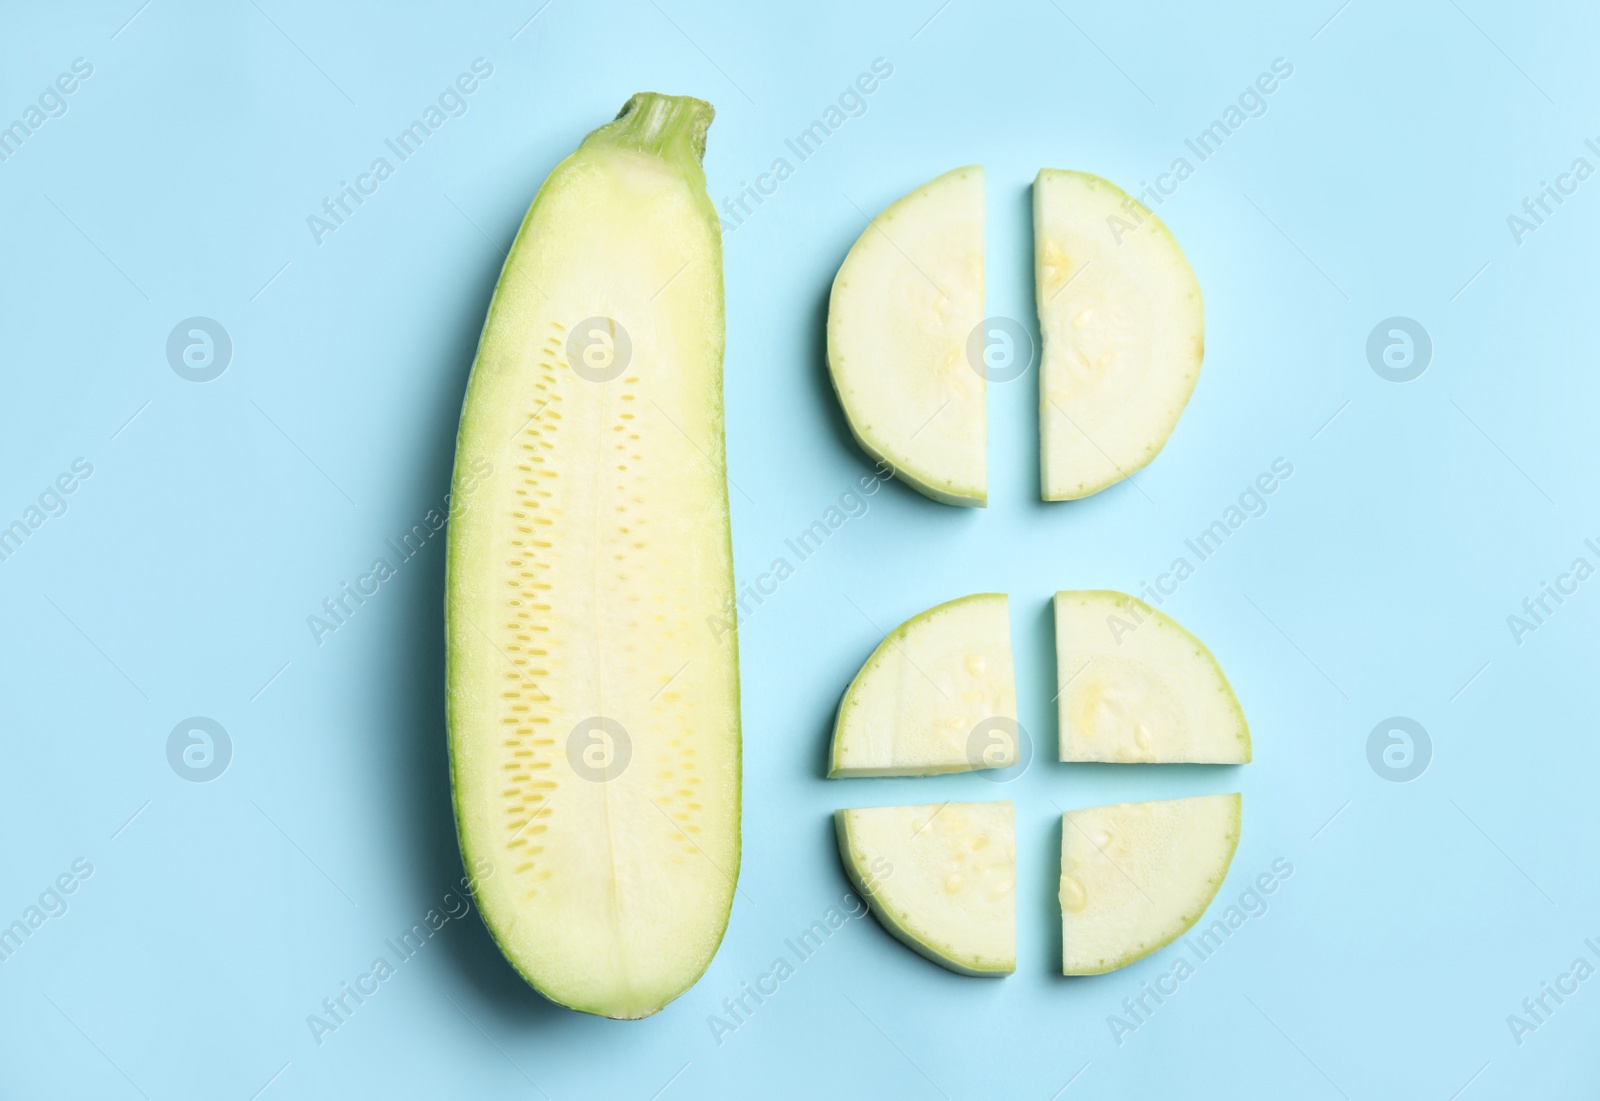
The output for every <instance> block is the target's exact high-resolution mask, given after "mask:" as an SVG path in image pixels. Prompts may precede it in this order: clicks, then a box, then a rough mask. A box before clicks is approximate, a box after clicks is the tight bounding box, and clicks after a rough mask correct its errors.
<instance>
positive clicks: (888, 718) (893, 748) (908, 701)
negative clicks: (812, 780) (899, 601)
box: [828, 593, 1018, 777]
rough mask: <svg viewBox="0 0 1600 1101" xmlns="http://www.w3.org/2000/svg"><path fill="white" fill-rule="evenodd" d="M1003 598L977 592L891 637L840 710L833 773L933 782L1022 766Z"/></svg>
mask: <svg viewBox="0 0 1600 1101" xmlns="http://www.w3.org/2000/svg"><path fill="white" fill-rule="evenodd" d="M1017 737H1018V727H1017V686H1016V681H1015V679H1014V678H1013V675H1012V666H1011V616H1010V613H1009V612H1008V610H1007V600H1006V595H1005V594H1004V593H974V594H973V595H972V596H964V597H961V598H960V599H959V600H952V601H950V602H949V603H946V604H940V605H938V606H937V607H934V608H929V609H928V610H927V611H925V612H922V613H920V614H919V615H915V616H912V617H911V618H910V619H908V620H906V621H905V622H904V623H902V624H900V626H898V627H896V628H895V629H894V630H893V631H891V632H890V633H889V636H888V637H887V638H885V639H884V640H883V642H882V643H880V644H879V646H878V648H877V649H876V650H874V651H873V652H872V656H871V657H869V658H868V659H867V661H866V664H864V665H863V666H862V667H861V670H860V672H858V673H856V677H855V680H853V681H851V682H850V688H849V690H848V691H846V692H845V694H844V700H843V702H841V703H840V704H839V715H838V718H837V719H836V720H835V722H834V726H833V754H832V760H831V762H830V766H829V769H828V775H829V776H831V777H846V776H934V775H938V774H941V773H947V772H967V771H970V770H972V769H981V768H1009V767H1010V766H1011V765H1014V764H1016V763H1017V756H1018V746H1017Z"/></svg>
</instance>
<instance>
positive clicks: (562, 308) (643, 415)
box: [446, 93, 739, 1018]
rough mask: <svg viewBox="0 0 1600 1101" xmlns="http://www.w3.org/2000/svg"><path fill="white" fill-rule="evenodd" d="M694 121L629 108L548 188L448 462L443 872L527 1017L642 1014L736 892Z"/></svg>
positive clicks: (660, 1001)
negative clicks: (463, 895) (447, 815)
mask: <svg viewBox="0 0 1600 1101" xmlns="http://www.w3.org/2000/svg"><path fill="white" fill-rule="evenodd" d="M711 116H712V110H711V107H710V106H709V105H708V104H705V103H702V102H700V101H699V100H695V99H689V98H687V97H680V96H661V95H655V94H651V93H645V94H642V95H638V96H635V97H634V98H633V99H631V100H629V101H628V104H627V105H626V106H625V107H624V108H623V110H622V113H621V114H620V115H618V116H617V119H616V121H614V122H612V123H609V124H607V125H606V126H602V127H601V128H600V129H598V130H596V131H595V132H594V133H592V134H590V135H589V137H588V138H586V139H585V140H584V142H583V144H582V145H581V146H579V148H578V150H577V152H576V153H574V154H573V155H572V156H570V157H568V158H567V159H566V160H565V161H563V162H562V163H561V164H560V165H558V166H557V167H556V169H555V171H554V172H552V173H551V174H550V177H549V178H548V179H547V180H546V181H545V183H544V186H543V187H541V188H540V190H539V194H538V196H537V197H536V198H535V199H534V201H533V205H532V207H531V208H530V209H529V211H528V215H527V218H526V219H525V220H524V222H523V224H522V230H521V232H520V233H519V234H518V235H517V239H516V242H515V243H514V244H513V245H512V248H511V253H510V256H509V257H508V258H507V260H506V263H505V268H504V270H503V271H502V272H501V275H500V282H499V283H498V285H497V286H496V287H495V293H494V299H493V301H492V302H491V303H490V306H489V316H488V320H487V322H486V323H485V325H484V329H483V336H482V339H481V341H480V343H479V347H478V358H477V361H476V362H475V363H474V365H473V369H472V379H471V382H470V383H469V385H468V388H467V398H466V405H465V408H464V409H463V410H462V414H461V428H460V434H459V437H458V440H457V445H456V475H455V498H454V502H455V506H456V507H455V512H456V515H455V517H454V519H453V522H452V523H451V525H450V536H449V540H450V547H449V567H448V580H447V598H446V599H447V610H446V632H447V636H448V662H449V698H448V702H449V723H450V757H451V775H452V778H453V784H454V791H455V805H456V819H457V824H458V827H459V832H460V838H461V848H462V854H463V856H464V857H465V858H466V864H467V866H468V867H469V868H472V869H474V875H475V877H476V879H477V882H476V891H477V896H478V901H479V907H480V909H481V911H482V913H483V916H484V919H485V921H486V922H487V924H488V926H489V930H490V931H491V932H492V933H493V935H494V937H495V940H496V941H497V942H498V943H499V945H500V948H501V950H502V951H503V952H504V953H505V955H506V957H507V958H508V959H509V960H510V961H511V963H512V964H513V965H514V966H515V967H516V968H517V970H518V971H520V972H521V973H522V974H523V976H525V977H526V978H527V980H528V981H529V982H530V983H532V984H533V985H534V986H535V987H537V988H538V989H539V990H540V991H541V992H542V993H543V994H544V995H545V996H546V997H549V998H551V999H552V1000H554V1001H556V1002H559V1003H561V1004H563V1005H567V1006H571V1007H573V1008H575V1009H582V1010H585V1011H587V1012H590V1013H597V1014H603V1015H605V1016H609V1017H623V1018H634V1017H644V1016H647V1015H649V1014H651V1013H654V1012H656V1011H657V1010H659V1009H660V1008H661V1007H662V1006H664V1005H665V1004H666V1003H667V1002H669V1001H671V1000H672V999H673V998H675V997H677V996H678V995H679V994H682V993H683V992H684V991H685V990H687V989H688V988H689V986H690V985H691V984H693V983H694V981H695V980H696V979H697V978H698V977H699V976H700V974H701V972H703V971H704V970H705V968H706V965H707V964H708V963H710V961H711V957H712V955H713V954H714V953H715V952H716V950H717V945H718V943H719V941H720V940H721V939H722V933H723V930H724V928H725V927H726V924H727V919H728V910H729V906H730V904H731V902H732V898H733V889H734V877H735V876H736V875H737V874H738V870H739V686H738V676H737V657H736V648H735V640H734V638H732V637H728V638H726V639H721V638H719V636H718V633H717V632H715V631H713V630H712V629H711V628H710V627H709V626H708V623H710V622H712V621H714V618H715V617H719V616H721V615H722V614H723V612H724V610H725V609H726V608H727V607H728V606H729V605H730V604H731V601H732V598H733V576H732V556H731V550H730V545H729V526H728V498H727V485H726V481H725V479H724V475H723V470H722V456H723V427H722V349H723V305H722V303H723V297H722V251H721V247H722V246H721V235H720V233H719V231H718V222H717V216H716V213H715V211H714V209H713V208H712V205H711V201H710V199H709V198H708V196H707V194H706V186H705V176H704V174H703V172H702V171H701V167H700V158H701V156H702V154H703V153H704V151H705V136H706V128H707V126H708V125H709V124H710V122H711Z"/></svg>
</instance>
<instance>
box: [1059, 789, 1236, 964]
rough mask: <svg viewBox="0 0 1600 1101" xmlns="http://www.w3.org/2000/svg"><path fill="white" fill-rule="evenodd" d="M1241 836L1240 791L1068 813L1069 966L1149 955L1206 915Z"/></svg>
mask: <svg viewBox="0 0 1600 1101" xmlns="http://www.w3.org/2000/svg"><path fill="white" fill-rule="evenodd" d="M1238 844H1239V796H1238V795H1237V794H1235V795H1202V796H1199V797H1197V798H1193V799H1170V800H1166V801H1163V802H1157V803H1118V804H1116V805H1115V806H1109V807H1089V808H1088V809H1086V810H1072V811H1068V812H1067V813H1066V814H1065V815H1064V816H1063V818H1062V821H1061V958H1062V968H1061V970H1062V973H1063V974H1067V975H1099V974H1102V973H1104V972H1106V971H1115V970H1116V969H1117V968H1119V967H1126V966H1127V965H1128V964H1130V963H1132V962H1133V961H1134V960H1138V959H1143V958H1144V957H1145V956H1148V955H1149V954H1150V953H1151V952H1154V951H1155V950H1156V949H1158V948H1161V947H1164V946H1165V945H1167V944H1170V943H1171V942H1172V941H1174V940H1176V939H1177V938H1178V937H1180V936H1182V935H1183V934H1184V933H1186V932H1188V930H1189V927H1190V926H1192V925H1193V924H1194V923H1195V922H1196V921H1198V920H1199V918H1200V915H1201V914H1203V913H1205V910H1206V907H1207V906H1209V905H1211V900H1212V898H1214V897H1215V896H1216V893H1217V890H1218V888H1220V887H1221V886H1222V881H1223V879H1225V878H1226V877H1227V875H1228V866H1229V865H1230V864H1232V863H1233V851H1234V849H1235V848H1236V847H1237V846H1238Z"/></svg>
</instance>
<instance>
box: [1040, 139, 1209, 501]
mask: <svg viewBox="0 0 1600 1101" xmlns="http://www.w3.org/2000/svg"><path fill="white" fill-rule="evenodd" d="M1033 234H1034V276H1035V279H1034V284H1035V290H1036V293H1037V294H1038V299H1039V335H1040V340H1041V342H1042V345H1043V347H1042V351H1041V357H1040V362H1041V364H1042V366H1041V369H1040V373H1039V399H1040V400H1039V440H1040V461H1041V464H1042V467H1043V470H1042V485H1043V493H1044V499H1045V500H1047V501H1065V500H1072V499H1074V498H1078V497H1087V496H1089V494H1091V493H1098V492H1099V491H1100V490H1102V489H1104V488H1106V487H1107V486H1109V485H1112V484H1113V483H1116V482H1119V481H1121V480H1122V479H1124V478H1126V477H1128V475H1130V474H1132V473H1134V472H1135V471H1136V470H1139V469H1140V468H1141V467H1143V466H1144V465H1145V464H1146V463H1148V462H1149V461H1150V460H1151V459H1153V458H1155V457H1156V454H1157V453H1158V452H1159V451H1160V450H1161V448H1162V446H1163V445H1164V444H1165V443H1166V442H1167V437H1168V436H1169V435H1171V434H1172V429H1173V427H1174V426H1175V425H1176V424H1177V423H1178V417H1179V416H1180V415H1181V414H1182V413H1183V407H1184V406H1185V405H1186V404H1187V403H1188V401H1189V394H1190V393H1191V392H1192V391H1193V390H1194V385H1195V382H1196V381H1197V380H1198V379H1199V377H1200V360H1201V358H1202V357H1203V355H1204V352H1205V309H1204V305H1203V303H1202V302H1201V298H1200V284H1199V283H1198V282H1197V281H1196V279H1195V277H1194V272H1193V271H1192V270H1191V269H1190V267H1189V262H1188V260H1186V259H1185V258H1184V255H1183V250H1182V249H1180V248H1179V247H1178V242H1177V241H1175V240H1173V237H1172V233H1171V231H1170V230H1168V229H1167V227H1166V226H1165V225H1164V224H1162V222H1161V219H1159V218H1157V217H1156V216H1155V215H1154V214H1152V213H1150V211H1148V210H1147V209H1145V208H1144V206H1142V205H1141V204H1140V203H1138V202H1137V201H1135V200H1134V199H1133V198H1132V197H1131V196H1129V195H1128V194H1127V193H1126V192H1124V191H1123V190H1122V189H1121V188H1119V187H1117V186H1116V185H1115V184H1112V183H1109V182H1108V181H1106V180H1102V179H1101V178H1100V177H1099V176H1091V175H1089V174H1088V173H1086V172H1065V171H1061V170H1059V169H1054V168H1046V169H1044V170H1042V171H1041V172H1040V173H1039V176H1038V179H1036V180H1035V181H1034V183H1033Z"/></svg>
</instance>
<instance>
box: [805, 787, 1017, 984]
mask: <svg viewBox="0 0 1600 1101" xmlns="http://www.w3.org/2000/svg"><path fill="white" fill-rule="evenodd" d="M834 822H835V825H836V826H837V829H838V834H839V855H840V856H841V857H842V858H843V860H844V866H845V871H846V872H847V873H848V874H849V876H850V881H851V882H852V883H854V884H855V886H856V888H857V890H859V891H861V893H862V894H863V895H864V896H866V898H867V901H868V902H869V903H870V904H871V906H872V909H873V912H874V913H875V914H877V916H878V920H879V921H880V922H881V923H882V924H883V927H884V928H885V929H887V930H889V932H890V933H892V934H894V936H896V937H898V938H899V939H900V940H901V941H903V942H904V943H905V944H906V945H907V946H908V947H909V948H911V949H912V950H913V951H916V952H919V953H921V954H922V955H924V956H926V957H927V958H928V959H930V960H932V961H933V962H934V963H937V964H940V965H941V966H943V967H948V968H949V969H950V970H952V971H957V972H960V973H961V974H963V975H1009V974H1010V973H1011V972H1013V971H1015V970H1016V967H1017V907H1016V883H1017V847H1016V832H1015V830H1014V828H1013V826H1012V807H1011V803H1010V802H1004V801H1003V802H997V803H939V804H933V805H930V806H922V807H868V808H865V809H861V810H841V811H838V812H837V813H836V814H835V816H834Z"/></svg>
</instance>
